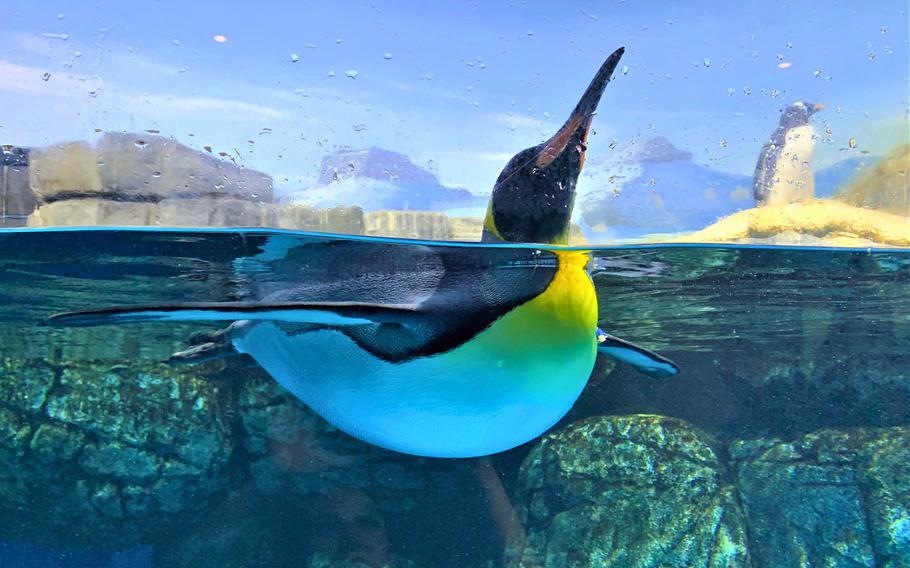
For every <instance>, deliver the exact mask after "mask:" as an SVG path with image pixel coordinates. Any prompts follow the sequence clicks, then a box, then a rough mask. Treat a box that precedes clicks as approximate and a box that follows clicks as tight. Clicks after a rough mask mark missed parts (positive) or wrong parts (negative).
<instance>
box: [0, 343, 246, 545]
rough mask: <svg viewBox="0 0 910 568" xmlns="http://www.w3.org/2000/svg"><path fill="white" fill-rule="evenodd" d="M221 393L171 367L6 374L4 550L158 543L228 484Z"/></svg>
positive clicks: (228, 438)
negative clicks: (20, 544)
mask: <svg viewBox="0 0 910 568" xmlns="http://www.w3.org/2000/svg"><path fill="white" fill-rule="evenodd" d="M220 397H221V394H220V393H219V391H218V388H217V386H216V385H214V384H213V383H212V382H210V381H206V380H204V379H200V378H198V377H197V376H195V375H193V374H191V372H189V371H186V370H177V369H174V368H170V367H167V366H165V365H157V364H156V365H131V366H130V367H110V366H105V365H98V364H71V365H66V366H51V365H48V364H47V363H44V362H43V361H41V360H13V359H5V360H3V361H2V365H0V518H3V519H4V522H3V523H2V524H0V538H5V539H27V540H28V541H29V542H34V543H41V542H44V543H48V544H51V545H54V546H75V547H89V546H91V547H111V548H113V547H124V546H130V545H134V544H137V543H141V542H150V541H152V540H154V539H155V538H156V535H157V534H158V533H160V532H161V531H163V530H166V528H167V527H169V526H173V525H175V524H176V525H182V524H185V523H187V522H191V521H193V520H194V519H195V518H197V517H198V516H199V515H200V514H201V512H202V511H204V510H205V509H206V508H208V507H209V505H210V503H211V502H212V501H213V499H214V498H215V497H216V496H217V495H218V494H219V493H220V492H222V491H223V490H224V489H225V488H226V487H227V484H228V473H229V472H228V470H227V465H228V460H229V459H230V458H231V456H232V453H233V443H234V442H233V437H232V434H231V431H230V427H229V425H228V423H227V419H226V417H225V415H224V413H223V412H222V411H221V410H220V409H219V408H218V407H219V404H220Z"/></svg>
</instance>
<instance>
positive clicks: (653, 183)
mask: <svg viewBox="0 0 910 568" xmlns="http://www.w3.org/2000/svg"><path fill="white" fill-rule="evenodd" d="M648 185H650V186H655V185H657V180H656V179H654V178H651V179H649V180H648Z"/></svg>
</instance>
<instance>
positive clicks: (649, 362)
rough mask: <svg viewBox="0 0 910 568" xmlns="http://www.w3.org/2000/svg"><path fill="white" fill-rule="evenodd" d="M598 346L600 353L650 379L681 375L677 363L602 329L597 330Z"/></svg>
mask: <svg viewBox="0 0 910 568" xmlns="http://www.w3.org/2000/svg"><path fill="white" fill-rule="evenodd" d="M597 344H598V345H597V350H598V351H599V352H601V353H603V354H605V355H607V356H609V357H612V358H614V359H616V360H617V361H622V362H623V363H627V364H629V365H631V366H633V367H635V370H637V371H638V372H640V373H643V374H645V375H648V376H649V377H654V378H658V379H662V378H665V377H672V376H673V375H675V374H677V373H679V367H677V366H676V363H674V362H673V361H671V360H669V359H667V358H666V357H663V356H661V355H658V354H657V353H654V352H653V351H649V350H648V349H645V348H644V347H639V346H638V345H635V344H634V343H632V342H631V341H626V340H625V339H620V338H619V337H616V336H615V335H610V334H609V333H606V332H604V331H603V330H602V329H600V328H597Z"/></svg>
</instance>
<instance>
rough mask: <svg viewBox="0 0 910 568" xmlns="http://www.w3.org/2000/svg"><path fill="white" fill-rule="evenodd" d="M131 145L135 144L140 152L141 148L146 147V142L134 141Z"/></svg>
mask: <svg viewBox="0 0 910 568" xmlns="http://www.w3.org/2000/svg"><path fill="white" fill-rule="evenodd" d="M133 144H135V145H136V147H137V148H139V149H140V150H142V149H143V148H145V147H146V146H148V142H146V141H145V140H136V141H135V142H133Z"/></svg>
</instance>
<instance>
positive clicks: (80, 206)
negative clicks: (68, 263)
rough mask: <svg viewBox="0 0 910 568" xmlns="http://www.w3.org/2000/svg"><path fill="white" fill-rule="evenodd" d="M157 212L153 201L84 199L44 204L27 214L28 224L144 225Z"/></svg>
mask: <svg viewBox="0 0 910 568" xmlns="http://www.w3.org/2000/svg"><path fill="white" fill-rule="evenodd" d="M157 214H158V211H157V206H156V205H155V204H154V203H131V202H121V201H108V200H105V199H97V198H85V199H67V200H64V201H55V202H53V203H46V204H44V205H41V206H40V207H38V209H36V210H35V212H34V213H32V214H31V215H29V217H28V226H29V227H93V226H112V225H117V226H128V227H133V226H139V227H143V226H147V225H150V224H152V222H153V221H154V219H155V218H156V216H157Z"/></svg>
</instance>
